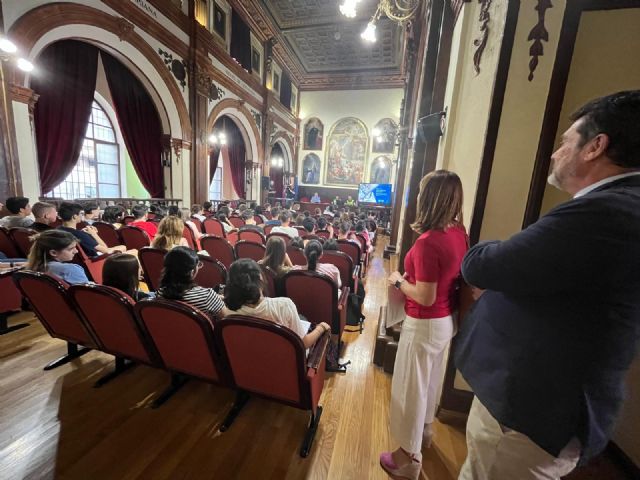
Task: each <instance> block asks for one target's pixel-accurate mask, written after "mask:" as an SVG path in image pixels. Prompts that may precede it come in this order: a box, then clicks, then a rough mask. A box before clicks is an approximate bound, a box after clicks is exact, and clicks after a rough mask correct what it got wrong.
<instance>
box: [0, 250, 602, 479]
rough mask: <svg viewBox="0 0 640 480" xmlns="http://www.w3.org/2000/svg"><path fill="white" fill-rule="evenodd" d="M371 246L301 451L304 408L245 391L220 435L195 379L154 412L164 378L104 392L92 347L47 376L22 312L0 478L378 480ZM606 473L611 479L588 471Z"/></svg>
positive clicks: (56, 350)
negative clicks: (315, 425)
mask: <svg viewBox="0 0 640 480" xmlns="http://www.w3.org/2000/svg"><path fill="white" fill-rule="evenodd" d="M380 240H381V241H380V242H378V246H377V249H376V254H375V256H374V258H373V260H372V263H371V266H370V269H369V274H368V279H367V298H366V303H365V311H364V313H365V315H366V317H367V320H366V327H365V331H364V333H363V334H362V335H359V334H357V333H349V334H346V336H345V341H346V343H347V347H346V351H345V354H344V358H345V359H348V360H351V365H350V366H349V370H348V373H346V374H329V375H328V379H327V382H326V384H325V388H324V392H323V395H322V398H321V401H320V403H321V404H322V405H323V407H324V412H323V415H322V419H321V422H320V426H319V429H318V433H317V436H316V440H315V442H314V445H313V449H312V451H311V454H310V455H309V457H308V458H306V459H302V458H301V457H300V456H299V455H298V450H299V446H300V443H301V441H302V437H303V434H304V431H305V427H306V423H307V420H308V417H307V414H306V412H302V411H299V410H296V409H293V408H289V407H286V406H283V405H279V404H276V403H273V402H269V401H266V400H260V399H252V400H251V401H250V402H249V403H248V404H247V406H246V407H245V409H244V410H243V411H242V412H241V414H240V415H239V417H238V418H237V419H236V421H235V423H234V424H233V425H232V427H231V428H230V429H229V430H228V431H227V432H225V433H224V434H220V433H218V426H219V424H220V422H221V420H222V418H223V417H224V415H225V414H226V412H227V411H228V409H229V408H230V406H231V403H232V401H233V393H232V392H231V391H230V390H227V389H224V388H218V387H214V386H212V385H208V384H206V383H204V382H199V381H191V382H189V383H188V384H187V385H186V387H184V388H183V390H181V391H180V392H178V394H176V395H175V396H174V397H173V398H172V399H170V400H169V401H168V402H167V403H166V404H165V405H164V406H162V407H161V408H159V409H157V410H153V409H151V408H149V403H150V401H151V400H152V399H153V398H154V396H156V395H157V394H158V393H159V392H160V391H161V390H162V389H164V387H165V386H166V385H167V383H168V381H169V377H168V374H166V373H164V372H161V371H157V370H154V369H152V368H148V367H144V366H138V367H136V368H134V369H132V370H130V371H128V372H126V373H125V374H123V375H122V376H120V377H119V378H117V379H115V380H114V381H112V382H111V383H109V384H107V385H105V386H104V387H102V388H98V389H96V388H92V384H93V382H94V381H95V380H96V379H97V378H98V377H100V376H101V375H103V374H105V373H106V372H107V371H108V369H109V368H111V366H112V357H110V356H109V355H106V354H103V353H100V352H95V351H94V352H90V353H88V354H87V355H84V356H83V357H81V358H80V359H77V360H75V361H74V362H72V363H71V364H68V365H65V366H62V367H59V368H57V369H55V370H52V371H49V372H44V371H43V370H42V367H43V366H44V365H45V364H46V363H47V362H49V361H51V360H52V359H54V358H57V357H59V356H61V355H63V354H64V353H65V350H66V347H65V344H64V342H62V341H59V340H54V339H52V338H50V337H49V336H48V335H47V333H46V331H45V330H44V329H43V328H42V326H41V325H40V324H39V323H38V321H37V320H36V319H35V318H34V317H33V316H32V315H31V314H29V313H21V314H18V315H15V316H13V317H12V319H11V323H19V322H23V321H28V322H29V323H30V324H31V326H30V327H28V328H25V329H22V330H19V331H17V332H13V333H11V334H9V335H5V336H1V337H0V479H2V480H13V479H20V480H22V479H47V478H56V479H69V480H71V479H74V480H75V479H154V480H160V479H209V478H211V479H213V478H216V479H234V478H237V479H261V480H262V479H278V480H279V479H305V478H308V479H331V480H333V479H381V480H382V479H386V478H388V477H387V476H386V475H385V474H384V472H383V471H382V469H381V468H380V466H379V464H378V455H379V453H380V452H382V451H384V450H389V449H392V448H395V447H396V445H395V444H394V443H393V441H392V440H391V439H390V436H389V429H388V407H389V395H390V384H391V377H390V376H389V375H388V374H385V373H384V372H382V371H381V370H380V369H379V368H377V367H375V366H374V365H373V364H372V362H371V359H372V354H373V345H374V341H375V334H376V328H375V325H376V323H377V318H378V311H379V308H380V306H381V305H382V304H383V302H384V301H385V300H384V298H385V290H386V285H385V279H386V276H387V273H386V272H387V271H388V266H387V263H388V262H387V261H384V260H383V259H382V255H381V252H382V250H383V248H384V246H385V244H386V241H385V240H386V239H384V238H381V239H380ZM435 428H436V441H435V445H434V447H433V448H431V449H429V450H428V451H424V452H423V455H424V459H423V475H422V479H423V480H425V479H427V478H429V479H431V480H452V479H454V478H456V477H457V473H458V471H459V469H460V466H461V465H462V462H463V461H464V457H465V455H466V448H465V444H464V431H463V429H462V428H454V427H450V426H447V425H442V424H440V423H437V422H436V426H435ZM584 478H607V479H609V478H613V477H598V476H596V477H590V476H589V477H584Z"/></svg>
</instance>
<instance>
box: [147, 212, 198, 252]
mask: <svg viewBox="0 0 640 480" xmlns="http://www.w3.org/2000/svg"><path fill="white" fill-rule="evenodd" d="M183 231H184V222H183V221H182V220H180V218H178V217H177V216H175V215H169V216H168V217H165V218H163V219H162V221H161V222H160V224H159V225H158V234H157V235H156V237H155V238H154V239H153V242H151V246H152V247H154V248H159V249H160V250H167V251H169V250H171V249H173V248H175V247H188V246H189V244H188V243H187V239H186V238H184V237H183V236H182V234H183Z"/></svg>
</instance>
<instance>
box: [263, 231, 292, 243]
mask: <svg viewBox="0 0 640 480" xmlns="http://www.w3.org/2000/svg"><path fill="white" fill-rule="evenodd" d="M271 237H280V238H281V239H282V240H284V243H285V244H286V245H288V244H289V242H291V237H290V236H289V235H287V234H286V233H283V232H273V233H269V234H268V235H267V240H269V239H270V238H271Z"/></svg>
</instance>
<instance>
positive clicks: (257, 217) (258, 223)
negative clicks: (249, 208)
mask: <svg viewBox="0 0 640 480" xmlns="http://www.w3.org/2000/svg"><path fill="white" fill-rule="evenodd" d="M253 221H254V222H256V224H257V225H262V224H263V223H264V220H262V217H261V216H260V215H254V216H253Z"/></svg>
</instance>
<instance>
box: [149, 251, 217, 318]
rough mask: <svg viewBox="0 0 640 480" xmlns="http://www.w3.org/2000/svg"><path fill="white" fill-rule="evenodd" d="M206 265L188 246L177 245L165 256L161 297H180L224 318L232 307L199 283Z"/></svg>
mask: <svg viewBox="0 0 640 480" xmlns="http://www.w3.org/2000/svg"><path fill="white" fill-rule="evenodd" d="M201 268H202V263H201V262H200V259H199V258H198V255H197V254H196V252H194V251H193V250H191V249H190V248H188V247H175V248H174V249H172V250H170V251H169V252H167V254H166V255H165V256H164V268H163V269H162V277H161V278H160V288H159V289H158V297H160V298H166V299H169V300H180V301H182V302H185V303H188V304H190V305H193V306H194V307H196V308H198V309H200V310H202V311H203V312H205V313H207V314H208V315H209V316H212V317H224V316H225V315H227V313H228V310H227V309H226V308H225V306H224V302H223V301H222V298H221V297H220V295H218V294H217V293H216V292H215V291H214V290H213V288H204V287H201V286H199V285H196V282H195V280H194V279H195V278H196V275H197V273H198V271H199V270H200V269H201Z"/></svg>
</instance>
